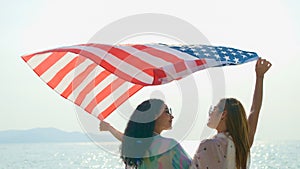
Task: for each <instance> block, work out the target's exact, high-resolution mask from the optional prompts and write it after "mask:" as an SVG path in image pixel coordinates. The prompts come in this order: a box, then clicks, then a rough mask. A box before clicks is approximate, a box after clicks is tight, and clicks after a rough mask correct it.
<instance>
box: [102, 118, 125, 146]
mask: <svg viewBox="0 0 300 169" xmlns="http://www.w3.org/2000/svg"><path fill="white" fill-rule="evenodd" d="M99 130H100V131H109V132H110V133H111V134H112V135H113V136H114V137H115V138H116V139H118V140H120V141H122V140H123V133H122V132H120V131H118V130H117V129H115V128H114V127H113V126H111V125H110V124H109V123H107V122H105V121H101V122H100V124H99Z"/></svg>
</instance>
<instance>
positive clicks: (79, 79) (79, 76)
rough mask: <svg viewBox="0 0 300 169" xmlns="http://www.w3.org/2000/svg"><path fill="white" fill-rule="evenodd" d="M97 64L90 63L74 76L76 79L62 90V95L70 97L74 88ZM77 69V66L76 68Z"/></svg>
mask: <svg viewBox="0 0 300 169" xmlns="http://www.w3.org/2000/svg"><path fill="white" fill-rule="evenodd" d="M96 66H97V65H96V64H94V63H93V64H91V65H89V66H88V67H87V68H86V69H85V70H84V71H83V72H81V73H80V74H79V75H78V76H76V77H75V78H74V80H73V81H72V82H71V83H70V84H69V86H68V87H67V88H66V89H65V90H64V91H63V92H62V94H61V96H62V97H64V98H68V97H69V96H70V94H71V93H72V91H73V90H75V89H76V88H77V87H78V86H79V85H80V84H81V82H82V81H83V80H84V79H85V78H86V77H87V76H88V75H89V74H90V73H91V71H93V70H94V68H95V67H96ZM75 69H76V68H75Z"/></svg>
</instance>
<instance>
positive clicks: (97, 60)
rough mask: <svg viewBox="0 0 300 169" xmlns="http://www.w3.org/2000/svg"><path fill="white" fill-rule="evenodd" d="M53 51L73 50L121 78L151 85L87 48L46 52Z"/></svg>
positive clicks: (70, 49) (69, 50)
mask: <svg viewBox="0 0 300 169" xmlns="http://www.w3.org/2000/svg"><path fill="white" fill-rule="evenodd" d="M53 51H56V52H58V51H60V52H62V51H68V52H72V53H76V54H79V53H80V55H81V56H84V57H86V58H89V59H91V60H92V61H94V62H95V63H96V64H98V65H100V66H102V67H104V68H105V69H106V70H108V71H109V72H111V73H113V74H116V75H117V76H119V77H120V78H123V79H124V80H126V81H131V82H133V83H137V84H141V85H149V84H147V83H144V82H142V81H140V80H138V79H136V78H133V77H132V76H130V75H128V74H127V73H125V72H123V71H121V70H119V69H117V68H116V67H114V66H113V65H111V64H110V63H109V62H107V61H105V60H102V59H101V58H100V57H99V56H97V55H95V54H93V53H91V52H89V51H85V50H80V49H75V48H74V49H73V48H68V49H54V50H49V51H46V52H53ZM41 53H45V52H41Z"/></svg>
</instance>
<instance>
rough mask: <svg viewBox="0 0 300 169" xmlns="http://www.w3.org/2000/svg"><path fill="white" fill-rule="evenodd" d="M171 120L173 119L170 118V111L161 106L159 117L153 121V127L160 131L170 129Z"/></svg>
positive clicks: (166, 107)
mask: <svg viewBox="0 0 300 169" xmlns="http://www.w3.org/2000/svg"><path fill="white" fill-rule="evenodd" d="M173 118H174V117H173V116H172V113H171V110H170V109H169V108H168V106H167V105H163V106H162V108H161V112H160V116H159V117H158V118H157V119H156V121H155V125H156V126H157V127H158V128H160V129H162V130H168V129H171V128H172V120H173Z"/></svg>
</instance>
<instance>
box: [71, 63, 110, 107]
mask: <svg viewBox="0 0 300 169" xmlns="http://www.w3.org/2000/svg"><path fill="white" fill-rule="evenodd" d="M104 70H105V69H103V68H102V67H100V66H96V67H95V68H94V69H93V70H92V71H91V72H90V73H89V74H88V75H87V76H86V78H85V79H84V80H83V81H82V82H81V83H80V85H79V86H78V87H77V88H76V89H75V90H74V91H73V93H72V95H70V96H69V98H68V99H69V100H72V101H75V100H76V99H77V97H78V96H79V94H80V92H81V91H82V90H84V88H85V87H86V86H87V85H88V84H89V83H90V82H92V81H94V80H95V78H96V77H97V76H98V75H99V74H100V73H101V72H102V71H104ZM100 83H101V82H100Z"/></svg>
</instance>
